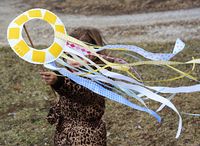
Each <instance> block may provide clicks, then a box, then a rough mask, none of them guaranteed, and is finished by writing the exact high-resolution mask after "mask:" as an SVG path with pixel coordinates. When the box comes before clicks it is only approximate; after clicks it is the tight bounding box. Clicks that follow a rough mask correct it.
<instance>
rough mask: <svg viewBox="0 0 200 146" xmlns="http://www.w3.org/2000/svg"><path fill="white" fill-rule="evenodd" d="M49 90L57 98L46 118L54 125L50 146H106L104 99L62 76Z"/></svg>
mask: <svg viewBox="0 0 200 146" xmlns="http://www.w3.org/2000/svg"><path fill="white" fill-rule="evenodd" d="M52 87H53V88H54V89H55V91H56V92H57V93H58V94H59V95H60V98H59V101H58V102H57V104H56V105H54V106H53V107H51V108H50V110H49V114H48V116H47V120H48V122H49V123H50V124H55V125H56V132H55V136H54V145H56V146H80V145H81V146H106V127H105V122H104V121H103V120H102V116H103V114H104V110H105V99H104V97H102V96H100V95H98V94H96V93H94V92H91V91H90V90H89V89H87V88H85V87H83V86H81V85H78V84H76V83H75V82H73V81H72V80H70V79H68V78H64V77H59V78H58V80H57V82H56V83H55V84H54V85H53V86H52Z"/></svg>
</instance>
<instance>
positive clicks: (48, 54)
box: [7, 9, 67, 64]
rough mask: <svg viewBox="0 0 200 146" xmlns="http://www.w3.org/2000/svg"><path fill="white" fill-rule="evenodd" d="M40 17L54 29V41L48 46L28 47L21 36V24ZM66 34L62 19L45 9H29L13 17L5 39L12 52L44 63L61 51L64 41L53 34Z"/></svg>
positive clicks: (54, 58) (57, 55) (29, 60)
mask: <svg viewBox="0 0 200 146" xmlns="http://www.w3.org/2000/svg"><path fill="white" fill-rule="evenodd" d="M32 19H41V20H44V21H46V22H47V23H49V24H50V25H51V26H52V28H53V30H54V42H53V43H52V44H51V46H50V47H48V48H45V49H43V50H38V49H35V48H32V47H30V46H29V45H27V43H26V42H25V41H24V39H23V37H22V30H23V25H24V24H25V23H26V22H28V21H30V20H32ZM56 33H61V34H64V35H66V34H67V33H66V30H65V26H64V24H63V23H62V21H61V20H60V19H59V18H58V17H57V16H56V15H55V14H54V13H52V12H50V11H48V10H45V9H31V10H28V11H26V12H24V13H23V14H21V15H19V16H18V17H17V18H15V19H14V20H13V21H12V22H11V23H10V24H9V26H8V30H7V39H8V42H9V44H10V46H11V48H12V49H13V50H14V52H15V53H16V54H17V55H18V56H19V57H21V58H22V59H24V60H26V61H28V62H30V63H34V64H45V63H49V62H52V61H54V60H56V59H57V58H58V57H59V56H60V55H61V54H62V52H63V48H62V47H63V46H64V45H65V41H63V40H61V39H59V38H58V37H57V36H56V35H55V34H56Z"/></svg>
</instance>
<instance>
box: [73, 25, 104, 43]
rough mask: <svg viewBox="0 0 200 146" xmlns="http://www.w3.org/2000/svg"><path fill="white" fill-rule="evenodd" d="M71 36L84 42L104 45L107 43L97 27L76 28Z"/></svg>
mask: <svg viewBox="0 0 200 146" xmlns="http://www.w3.org/2000/svg"><path fill="white" fill-rule="evenodd" d="M69 35H70V36H72V37H74V38H76V39H78V40H81V41H83V42H87V43H90V44H93V45H98V46H103V45H105V43H104V41H103V38H102V36H101V33H100V31H99V30H98V29H96V28H82V27H79V28H76V29H74V30H73V31H72V32H71V33H69Z"/></svg>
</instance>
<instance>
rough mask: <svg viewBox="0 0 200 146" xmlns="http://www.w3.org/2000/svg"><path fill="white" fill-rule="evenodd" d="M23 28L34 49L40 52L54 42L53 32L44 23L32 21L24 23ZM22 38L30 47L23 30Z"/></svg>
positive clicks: (37, 20)
mask: <svg viewBox="0 0 200 146" xmlns="http://www.w3.org/2000/svg"><path fill="white" fill-rule="evenodd" d="M25 26H26V29H27V31H28V34H29V36H30V38H31V41H32V43H33V45H34V48H35V49H38V50H42V49H45V48H48V47H49V46H51V45H52V43H53V42H54V30H53V28H52V26H51V25H50V24H48V23H47V22H46V21H44V20H40V19H33V20H30V21H28V22H26V23H25ZM22 37H23V39H24V40H25V41H26V43H27V44H28V45H29V46H30V47H32V45H31V43H30V41H29V39H28V36H27V34H26V33H25V30H24V28H23V31H22Z"/></svg>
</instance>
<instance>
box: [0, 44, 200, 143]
mask: <svg viewBox="0 0 200 146" xmlns="http://www.w3.org/2000/svg"><path fill="white" fill-rule="evenodd" d="M186 44H188V45H187V46H186V50H185V51H184V52H182V53H180V54H178V55H177V57H175V58H174V59H173V60H184V61H187V60H190V59H191V58H192V56H194V57H196V58H197V57H198V56H199V54H200V49H199V47H200V43H199V41H198V40H193V41H188V42H186ZM138 45H139V46H141V47H143V48H146V49H149V50H151V51H153V52H169V50H170V48H172V47H173V43H167V44H153V43H151V44H138ZM159 48H163V49H159ZM0 52H1V54H0V56H1V60H0V67H1V70H0V93H1V94H0V99H1V102H0V131H1V132H0V145H6V146H7V145H13V146H14V145H15V146H16V145H20V146H26V145H53V133H54V127H53V126H51V125H49V124H48V123H47V121H46V119H45V118H46V115H47V112H48V109H49V107H50V105H51V104H52V103H53V101H55V100H56V99H55V97H54V96H53V93H52V91H51V89H50V88H49V87H48V86H46V85H45V84H44V83H43V82H42V81H41V78H40V76H39V73H38V71H39V70H40V69H41V66H40V65H32V64H29V63H27V62H25V61H23V60H21V59H20V58H19V57H17V56H16V55H15V54H14V52H13V51H12V50H11V49H10V48H0ZM179 69H182V70H189V69H191V67H190V66H180V67H179ZM137 70H138V71H139V72H141V74H142V76H143V78H144V79H145V80H155V79H156V78H164V77H166V76H167V77H171V76H174V75H177V74H170V73H171V71H170V70H168V69H166V70H162V69H160V70H157V69H156V68H154V67H152V66H144V67H143V68H137ZM156 71H157V72H156ZM199 73H200V68H199V65H197V66H196V69H195V72H194V73H193V75H194V76H196V77H198V78H199ZM163 74H165V75H163ZM155 77H156V78H155ZM179 82H180V83H181V85H187V84H192V83H194V82H193V81H190V80H188V79H186V78H185V79H184V80H179ZM153 84H155V83H152V85H153ZM163 84H164V85H168V86H178V82H177V81H176V82H167V83H163ZM199 97H200V93H193V94H182V95H181V94H178V95H177V96H176V97H175V98H174V99H173V103H174V104H175V106H176V107H177V109H178V110H179V111H184V112H190V113H199V112H200V108H199V107H200V103H199ZM147 104H148V105H149V106H150V107H151V108H152V109H156V108H158V107H159V104H157V103H154V102H150V101H147ZM106 107H107V108H106V113H105V116H104V118H105V120H106V123H107V133H108V145H109V146H121V145H123V146H133V145H137V146H152V145H155V146H160V145H163V146H176V145H177V146H185V145H191V146H198V145H199V144H200V130H199V129H200V118H199V117H192V116H186V115H182V117H183V130H182V133H181V136H180V138H179V139H175V134H176V130H177V126H178V116H177V115H176V114H175V113H174V112H173V111H171V110H170V109H168V108H164V109H163V110H162V111H161V112H160V113H159V114H160V115H161V117H162V123H160V124H159V123H157V122H156V120H155V119H154V118H153V117H151V116H149V115H148V114H146V113H143V112H139V111H135V110H133V109H131V108H128V107H125V106H122V105H120V104H118V103H114V102H112V101H108V100H107V106H106Z"/></svg>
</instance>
